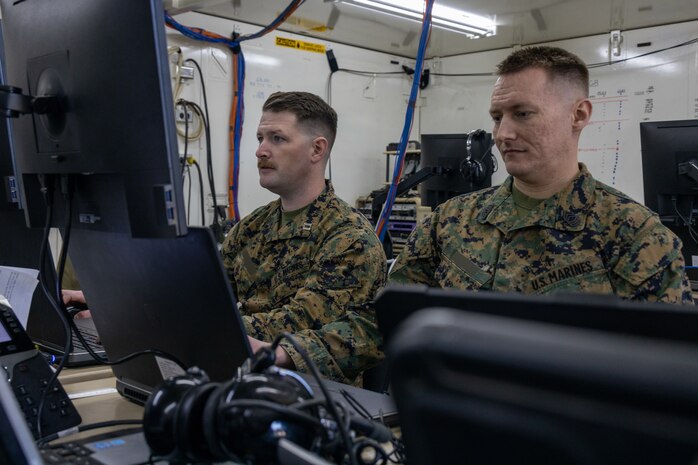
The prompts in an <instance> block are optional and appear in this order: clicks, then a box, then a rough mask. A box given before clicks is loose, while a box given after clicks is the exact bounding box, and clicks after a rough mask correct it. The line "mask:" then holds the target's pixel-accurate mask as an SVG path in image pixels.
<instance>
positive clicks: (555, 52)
mask: <svg viewBox="0 0 698 465" xmlns="http://www.w3.org/2000/svg"><path fill="white" fill-rule="evenodd" d="M529 68H540V69H543V70H545V71H546V72H547V73H548V75H549V76H550V77H552V78H563V79H565V80H567V81H568V82H571V83H573V84H576V85H578V86H579V87H580V88H581V89H583V90H584V92H585V93H588V92H589V70H588V69H587V66H586V64H585V63H584V62H583V61H582V59H581V58H579V57H578V56H577V55H575V54H574V53H571V52H568V51H567V50H564V49H561V48H558V47H545V46H539V47H524V48H522V49H519V50H516V51H515V52H513V53H512V54H511V55H509V56H508V57H506V58H505V59H504V60H503V61H502V62H501V63H499V64H498V65H497V75H499V76H501V75H504V74H513V73H517V72H519V71H523V70H525V69H529Z"/></svg>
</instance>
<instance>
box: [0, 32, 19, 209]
mask: <svg viewBox="0 0 698 465" xmlns="http://www.w3.org/2000/svg"><path fill="white" fill-rule="evenodd" d="M0 85H5V51H4V44H3V41H2V21H0ZM18 182H19V180H18V179H17V177H16V176H15V159H14V153H13V147H12V139H11V132H10V122H9V120H7V119H5V118H0V212H8V211H9V212H17V211H18V210H19V209H20V208H21V203H20V200H21V195H20V187H19V184H18Z"/></svg>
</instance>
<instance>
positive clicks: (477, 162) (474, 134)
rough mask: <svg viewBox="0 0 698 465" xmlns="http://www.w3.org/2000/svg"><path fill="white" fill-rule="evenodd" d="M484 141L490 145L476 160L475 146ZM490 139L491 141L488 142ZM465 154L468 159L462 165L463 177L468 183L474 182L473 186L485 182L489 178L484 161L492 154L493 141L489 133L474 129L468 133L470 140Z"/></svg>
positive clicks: (467, 141) (466, 144) (467, 142)
mask: <svg viewBox="0 0 698 465" xmlns="http://www.w3.org/2000/svg"><path fill="white" fill-rule="evenodd" d="M478 139H482V142H483V143H484V144H488V147H486V150H485V152H484V154H483V155H482V156H481V157H479V159H477V158H475V156H474V154H473V150H474V149H473V144H474V143H475V142H476V141H477V140H478ZM488 139H489V141H488ZM465 153H466V157H465V159H464V160H463V161H462V162H461V164H460V172H461V175H462V176H463V177H464V178H465V180H466V181H469V182H472V183H473V184H479V183H481V182H482V181H484V180H485V177H486V176H487V169H486V167H485V166H484V164H483V160H484V159H485V157H486V156H487V154H488V153H489V154H490V155H491V153H492V141H491V139H490V138H489V137H488V134H487V131H485V130H483V129H474V130H472V131H470V132H469V133H468V138H467V140H466V142H465Z"/></svg>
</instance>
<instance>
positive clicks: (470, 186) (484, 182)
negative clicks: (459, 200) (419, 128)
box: [419, 130, 494, 209]
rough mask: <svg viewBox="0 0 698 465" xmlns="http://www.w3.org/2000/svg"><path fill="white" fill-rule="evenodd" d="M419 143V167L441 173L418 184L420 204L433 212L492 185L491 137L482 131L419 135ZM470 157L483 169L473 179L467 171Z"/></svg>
mask: <svg viewBox="0 0 698 465" xmlns="http://www.w3.org/2000/svg"><path fill="white" fill-rule="evenodd" d="M421 144H422V149H421V150H422V153H421V155H420V167H421V168H425V167H434V168H440V169H441V170H442V171H443V172H442V173H441V174H437V175H436V176H433V177H431V178H429V179H427V180H426V181H424V182H422V183H421V184H420V186H419V195H420V197H421V200H422V205H428V206H430V207H431V208H432V209H433V208H435V207H436V206H437V205H439V204H441V203H443V202H445V201H446V200H448V199H450V198H453V197H455V196H457V195H461V194H466V193H468V192H473V191H476V190H479V189H484V188H485V187H490V186H491V185H492V173H493V171H494V158H493V157H492V134H488V133H486V132H485V131H482V130H480V131H472V132H471V133H468V134H422V142H421ZM469 157H471V158H472V160H473V162H478V163H479V164H480V165H481V167H482V172H481V173H478V174H477V175H476V176H473V174H475V173H474V171H472V170H468V169H467V168H468V166H469V165H468V163H467V160H468V158H469ZM471 166H472V165H471ZM478 169H479V168H478Z"/></svg>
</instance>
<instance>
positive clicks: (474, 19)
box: [339, 0, 497, 38]
mask: <svg viewBox="0 0 698 465" xmlns="http://www.w3.org/2000/svg"><path fill="white" fill-rule="evenodd" d="M339 1H340V2H341V3H346V4H347V5H354V6H358V7H362V8H366V9H369V10H373V11H380V12H382V13H386V14H389V15H391V16H397V17H400V18H405V19H411V20H414V21H420V22H421V21H422V17H423V13H424V1H423V0H339ZM431 17H432V19H431V21H432V24H433V25H434V27H439V28H442V29H447V30H449V31H454V32H459V33H462V34H466V35H468V36H470V37H473V38H475V37H489V36H493V35H495V34H496V33H497V24H496V22H495V19H494V18H487V17H485V16H479V15H474V14H472V13H468V12H466V11H463V10H458V9H456V8H451V7H447V6H443V5H436V4H435V5H434V7H433V8H432V12H431Z"/></svg>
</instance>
